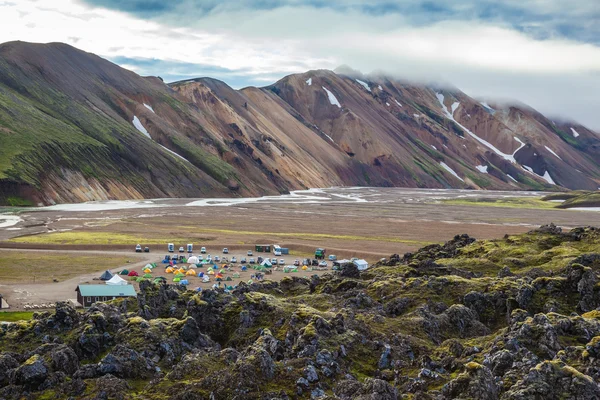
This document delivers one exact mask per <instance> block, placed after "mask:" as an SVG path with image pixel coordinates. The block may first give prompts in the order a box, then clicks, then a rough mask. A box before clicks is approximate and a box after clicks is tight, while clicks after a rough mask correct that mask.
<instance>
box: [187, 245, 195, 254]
mask: <svg viewBox="0 0 600 400" xmlns="http://www.w3.org/2000/svg"><path fill="white" fill-rule="evenodd" d="M187 252H188V253H193V252H194V245H193V244H192V243H188V245H187Z"/></svg>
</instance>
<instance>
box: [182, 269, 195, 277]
mask: <svg viewBox="0 0 600 400" xmlns="http://www.w3.org/2000/svg"><path fill="white" fill-rule="evenodd" d="M185 274H186V275H189V276H196V271H194V270H193V269H190V270H189V271H188V272H186V273H185Z"/></svg>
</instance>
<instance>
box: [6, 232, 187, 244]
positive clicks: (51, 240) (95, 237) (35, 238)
mask: <svg viewBox="0 0 600 400" xmlns="http://www.w3.org/2000/svg"><path fill="white" fill-rule="evenodd" d="M187 240H189V238H177V237H168V238H161V237H158V238H156V237H154V238H153V237H148V236H142V235H131V234H127V233H115V232H85V231H69V232H56V233H44V234H41V235H31V236H19V237H16V238H12V239H10V240H9V241H10V242H15V243H34V244H104V245H109V244H137V243H141V244H165V243H176V242H177V243H178V242H181V243H183V242H185V241H187Z"/></svg>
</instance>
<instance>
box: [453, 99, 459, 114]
mask: <svg viewBox="0 0 600 400" xmlns="http://www.w3.org/2000/svg"><path fill="white" fill-rule="evenodd" d="M458 106H460V103H459V102H458V101H457V102H454V103H452V116H454V112H455V111H456V109H457V108H458Z"/></svg>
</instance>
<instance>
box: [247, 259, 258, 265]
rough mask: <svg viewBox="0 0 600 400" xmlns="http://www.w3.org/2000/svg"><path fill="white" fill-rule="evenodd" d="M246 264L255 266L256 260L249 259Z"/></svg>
mask: <svg viewBox="0 0 600 400" xmlns="http://www.w3.org/2000/svg"><path fill="white" fill-rule="evenodd" d="M248 263H250V264H256V260H255V259H254V258H250V259H249V260H248Z"/></svg>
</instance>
